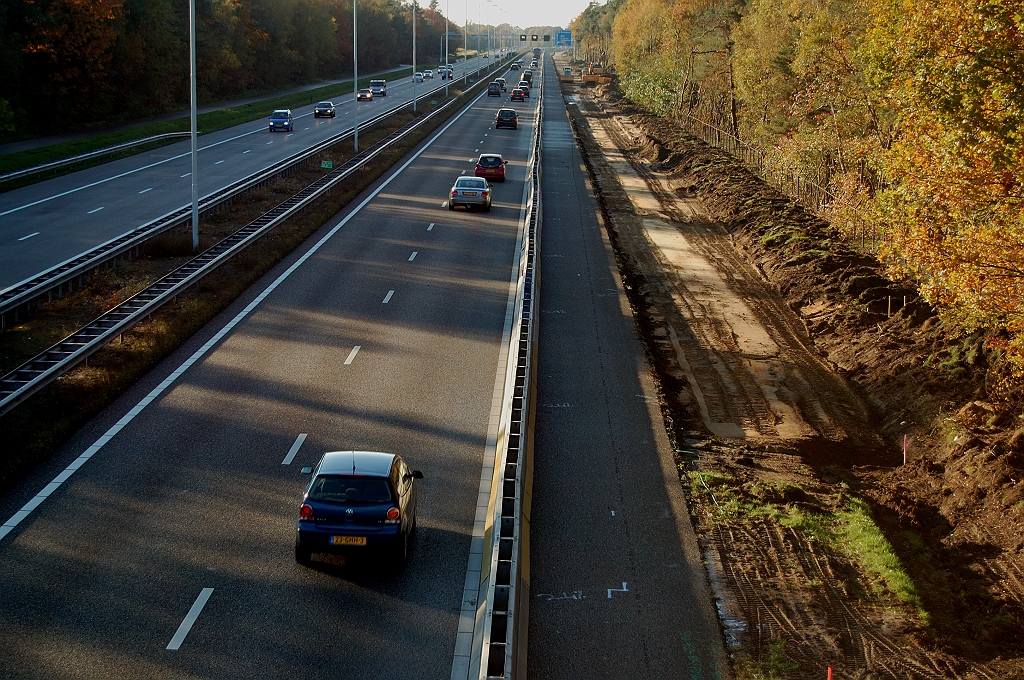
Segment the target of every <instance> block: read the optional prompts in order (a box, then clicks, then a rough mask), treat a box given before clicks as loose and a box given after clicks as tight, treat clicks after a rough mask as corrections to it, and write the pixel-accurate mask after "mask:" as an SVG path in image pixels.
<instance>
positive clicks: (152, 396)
mask: <svg viewBox="0 0 1024 680" xmlns="http://www.w3.org/2000/svg"><path fill="white" fill-rule="evenodd" d="M482 96H483V95H480V97H482ZM480 97H477V99H474V100H473V101H472V102H470V103H468V104H466V106H465V107H464V108H463V109H462V111H461V112H459V113H458V114H456V115H455V116H454V117H453V118H452V119H451V120H450V121H448V123H447V124H445V126H444V127H442V128H441V129H440V130H438V131H437V134H435V135H434V136H433V137H431V138H430V141H428V142H427V143H426V144H424V145H423V146H422V147H420V149H419V150H418V151H417V152H416V153H414V154H413V155H412V156H411V157H410V158H409V160H407V161H406V162H405V163H403V164H402V165H401V167H399V168H398V169H397V170H395V171H394V172H393V173H391V174H390V175H388V178H387V179H386V180H384V181H383V182H381V184H380V186H378V187H377V188H376V189H374V190H373V191H371V192H370V194H369V195H368V196H367V197H366V198H364V199H363V200H362V201H361V202H360V203H359V205H357V206H356V207H355V208H353V209H352V211H351V212H349V213H348V214H347V215H345V217H343V218H342V219H341V220H340V221H339V222H338V223H337V224H336V225H334V226H333V227H331V229H330V231H328V232H327V233H326V234H324V235H323V237H321V239H320V240H319V241H317V242H316V243H315V244H313V246H312V247H311V248H310V249H309V250H307V251H306V252H305V253H303V254H302V255H301V256H299V258H298V259H297V260H295V262H294V263H293V264H292V265H291V266H290V267H288V269H286V270H285V271H284V272H282V273H281V275H280V276H278V277H277V278H276V279H274V280H273V281H272V282H271V283H270V285H268V286H267V287H266V288H264V289H263V292H262V293H260V294H259V295H257V296H256V297H255V299H253V301H252V302H250V303H249V304H247V305H246V306H245V308H244V309H243V310H242V311H240V312H239V313H238V314H236V315H235V316H234V317H233V318H232V319H231V320H230V321H228V322H227V323H226V324H225V325H224V327H223V328H221V329H220V330H219V331H217V332H216V333H215V334H214V335H213V337H212V338H210V339H209V340H207V341H206V343H205V344H204V345H203V346H202V347H200V348H199V349H197V350H196V351H195V352H194V353H193V354H192V356H190V357H189V358H188V359H186V360H185V361H184V362H182V363H181V364H180V365H179V366H178V368H177V369H175V370H174V372H173V373H171V374H170V375H169V376H167V377H166V378H164V380H163V381H162V382H161V383H160V384H159V385H157V386H156V387H154V388H153V389H152V390H151V391H150V392H149V394H147V395H146V396H145V397H143V398H142V400H141V401H139V403H138V404H136V405H135V406H134V407H133V408H132V409H131V410H130V411H128V413H126V414H125V415H124V416H122V417H121V419H120V420H118V421H117V422H116V423H114V424H113V425H112V426H111V427H110V429H108V430H107V431H106V432H105V433H104V434H103V435H102V436H101V437H100V438H99V439H97V440H96V441H95V442H93V444H92V445H91V446H89V448H87V449H86V450H85V451H84V452H83V453H82V454H81V455H79V456H78V458H76V459H75V460H73V461H72V462H71V464H70V465H68V466H67V467H66V468H64V471H63V472H62V473H61V474H60V475H58V477H57V478H55V479H54V480H53V481H54V482H56V481H57V479H61V483H63V482H65V481H67V479H68V478H70V477H71V473H72V472H75V471H77V470H78V469H79V468H80V467H82V465H84V464H85V462H86V461H87V460H89V459H90V458H92V457H93V455H95V454H96V453H97V452H98V451H99V450H100V449H101V448H103V446H104V445H105V444H106V443H107V442H108V441H110V440H111V439H113V438H114V436H115V435H116V434H117V433H118V432H120V431H121V430H122V429H124V427H125V425H127V424H128V423H130V422H131V421H132V420H134V419H135V417H136V416H137V415H139V414H140V413H142V410H143V409H144V408H146V406H148V405H149V404H150V403H151V402H153V401H155V400H156V398H157V397H159V396H160V395H161V394H163V393H164V391H166V390H167V388H168V387H170V386H171V385H172V384H173V383H174V381H175V380H177V379H178V378H179V377H180V376H181V375H182V374H184V373H185V371H187V370H188V369H189V368H191V367H192V365H193V364H194V363H196V362H197V361H199V360H200V359H202V358H203V356H205V355H206V354H207V353H208V352H209V351H210V350H211V349H212V348H213V346H214V345H216V344H217V343H218V342H220V341H221V340H222V339H223V338H224V336H226V335H227V334H228V333H230V332H231V331H232V330H233V329H234V328H235V326H237V325H238V324H239V323H241V322H242V320H243V319H245V318H246V317H247V316H249V314H251V313H252V311H253V310H254V309H256V307H258V306H259V304H260V303H261V302H263V301H264V300H265V299H267V297H268V296H269V295H270V294H271V293H273V292H274V290H276V289H277V287H278V286H280V285H281V284H282V283H284V282H285V280H287V279H288V278H289V277H290V276H291V275H292V274H293V273H295V270H297V269H298V268H299V267H301V266H302V265H303V264H305V263H306V260H308V259H309V258H311V257H312V256H313V255H314V254H315V253H316V252H318V251H319V250H320V248H322V247H323V246H324V244H326V243H327V242H328V241H329V240H331V238H333V237H334V235H335V234H337V233H338V232H339V231H341V228H342V227H344V226H345V225H346V224H348V223H349V221H350V220H351V219H352V218H353V217H355V216H356V215H357V214H359V212H360V211H362V209H363V208H365V207H366V206H367V204H369V202H370V201H372V200H373V199H374V198H376V197H377V195H378V194H379V193H380V192H382V191H384V189H385V188H386V187H387V186H388V185H389V184H391V182H393V181H394V179H395V178H396V177H398V176H399V175H400V174H402V172H404V171H405V169H406V168H408V167H409V166H410V165H412V164H413V162H414V161H415V160H416V159H417V158H419V157H420V156H421V155H423V152H424V151H426V150H427V149H429V148H430V146H431V145H432V144H433V143H434V142H436V141H437V140H438V139H439V138H440V137H441V135H443V134H444V133H446V132H448V129H449V128H450V127H451V126H453V125H455V123H456V122H457V121H458V120H459V119H460V118H462V116H464V115H465V114H466V112H467V111H470V110H471V109H472V107H473V104H475V103H476V101H477V100H479V99H480ZM46 498H47V497H46V496H41V495H39V494H37V495H36V496H35V497H34V498H32V500H30V501H29V502H28V503H26V504H25V505H24V506H23V507H22V509H21V510H19V511H18V512H16V513H14V514H13V515H11V517H10V518H9V519H8V520H7V521H6V522H4V523H3V526H0V540H3V539H4V537H6V536H7V535H8V534H9V533H11V530H12V529H14V527H16V526H17V525H18V524H19V523H20V522H21V521H22V520H23V519H25V518H26V517H28V515H29V513H31V512H32V510H34V509H35V508H36V507H37V506H38V505H39V504H40V503H42V502H43V501H44V500H45V499H46Z"/></svg>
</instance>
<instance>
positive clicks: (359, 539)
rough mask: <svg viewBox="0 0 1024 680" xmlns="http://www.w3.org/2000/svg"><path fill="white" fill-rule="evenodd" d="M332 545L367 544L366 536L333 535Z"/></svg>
mask: <svg viewBox="0 0 1024 680" xmlns="http://www.w3.org/2000/svg"><path fill="white" fill-rule="evenodd" d="M331 545H366V536H331Z"/></svg>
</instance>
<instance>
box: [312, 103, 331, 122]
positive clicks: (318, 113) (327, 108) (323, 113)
mask: <svg viewBox="0 0 1024 680" xmlns="http://www.w3.org/2000/svg"><path fill="white" fill-rule="evenodd" d="M334 116H335V112H334V102H320V103H319V104H317V105H316V106H315V107H314V108H313V117H314V118H334Z"/></svg>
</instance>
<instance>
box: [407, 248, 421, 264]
mask: <svg viewBox="0 0 1024 680" xmlns="http://www.w3.org/2000/svg"><path fill="white" fill-rule="evenodd" d="M418 252H419V251H418V250H414V251H412V255H410V256H409V262H412V261H413V260H415V259H416V253H418Z"/></svg>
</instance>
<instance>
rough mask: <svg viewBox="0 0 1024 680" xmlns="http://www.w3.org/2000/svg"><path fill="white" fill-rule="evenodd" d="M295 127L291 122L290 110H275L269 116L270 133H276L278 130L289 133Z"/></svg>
mask: <svg viewBox="0 0 1024 680" xmlns="http://www.w3.org/2000/svg"><path fill="white" fill-rule="evenodd" d="M294 127H295V124H294V123H293V122H292V110H291V109H277V110H276V111H274V112H273V113H272V114H270V131H271V132H277V131H278V130H285V131H287V132H291V131H292V130H293V129H294Z"/></svg>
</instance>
